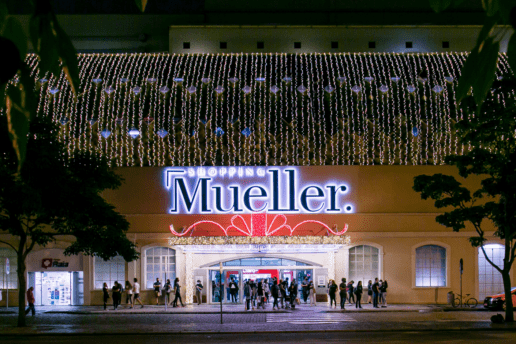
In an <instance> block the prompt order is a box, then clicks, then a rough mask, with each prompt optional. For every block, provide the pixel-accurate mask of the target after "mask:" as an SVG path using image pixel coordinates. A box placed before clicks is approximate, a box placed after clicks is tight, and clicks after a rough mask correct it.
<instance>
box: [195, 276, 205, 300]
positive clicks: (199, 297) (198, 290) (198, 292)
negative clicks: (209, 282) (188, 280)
mask: <svg viewBox="0 0 516 344" xmlns="http://www.w3.org/2000/svg"><path fill="white" fill-rule="evenodd" d="M203 289H204V287H203V285H202V283H201V280H197V284H196V285H195V297H196V298H197V305H199V306H200V305H201V303H202V290H203Z"/></svg>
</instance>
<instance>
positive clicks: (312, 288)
mask: <svg viewBox="0 0 516 344" xmlns="http://www.w3.org/2000/svg"><path fill="white" fill-rule="evenodd" d="M308 288H309V289H308V292H309V294H310V306H314V307H315V306H316V305H317V303H316V299H317V294H316V292H315V284H314V282H313V281H310V284H309V285H308Z"/></svg>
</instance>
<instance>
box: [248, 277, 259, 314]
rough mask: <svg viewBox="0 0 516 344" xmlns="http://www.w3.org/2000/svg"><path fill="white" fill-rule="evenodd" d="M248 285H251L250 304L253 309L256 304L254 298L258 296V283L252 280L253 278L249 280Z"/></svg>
mask: <svg viewBox="0 0 516 344" xmlns="http://www.w3.org/2000/svg"><path fill="white" fill-rule="evenodd" d="M249 286H250V287H251V304H252V307H253V311H254V308H255V307H256V306H257V305H256V299H257V298H258V285H257V284H256V283H255V282H254V280H251V282H249Z"/></svg>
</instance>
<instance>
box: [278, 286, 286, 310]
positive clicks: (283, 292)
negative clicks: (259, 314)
mask: <svg viewBox="0 0 516 344" xmlns="http://www.w3.org/2000/svg"><path fill="white" fill-rule="evenodd" d="M278 288H279V293H278V296H279V300H280V303H281V308H285V297H286V294H287V291H286V290H285V284H284V283H283V280H281V279H280V280H279V283H278Z"/></svg>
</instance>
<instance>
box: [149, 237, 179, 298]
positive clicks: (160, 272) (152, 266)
mask: <svg viewBox="0 0 516 344" xmlns="http://www.w3.org/2000/svg"><path fill="white" fill-rule="evenodd" d="M145 271H146V273H147V275H146V277H147V279H146V284H145V287H146V288H147V289H152V284H153V283H154V281H156V278H159V280H160V281H161V283H162V284H163V282H164V281H166V280H167V279H170V280H171V281H173V280H174V279H175V278H176V251H175V250H173V249H171V248H168V247H152V248H149V249H147V250H145Z"/></svg>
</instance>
